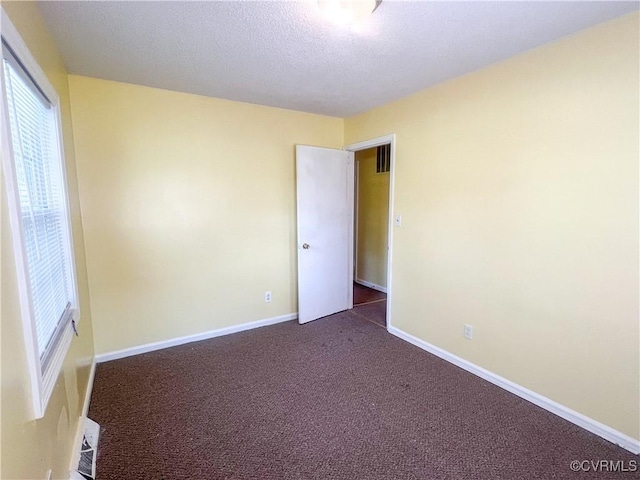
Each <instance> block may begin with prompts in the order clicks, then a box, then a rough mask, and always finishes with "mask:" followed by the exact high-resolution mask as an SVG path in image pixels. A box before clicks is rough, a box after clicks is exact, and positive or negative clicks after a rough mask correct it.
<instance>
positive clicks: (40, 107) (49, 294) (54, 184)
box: [3, 41, 75, 372]
mask: <svg viewBox="0 0 640 480" xmlns="http://www.w3.org/2000/svg"><path fill="white" fill-rule="evenodd" d="M3 73H4V80H5V91H6V108H7V114H8V118H9V127H10V128H9V130H10V136H11V145H12V150H13V161H14V168H15V181H16V189H17V193H18V203H19V212H18V213H19V218H20V220H21V223H22V243H23V252H24V256H25V263H26V267H27V268H26V270H27V272H26V278H27V283H28V288H29V290H30V292H29V293H30V300H31V301H30V303H31V314H32V317H33V323H34V326H35V336H36V337H37V349H38V356H39V358H40V364H41V368H42V370H43V372H44V371H45V370H46V369H47V366H48V363H49V362H50V360H51V358H52V356H53V355H54V353H55V349H56V345H57V342H58V341H59V340H60V338H61V336H62V333H63V332H64V329H65V327H66V328H68V324H69V322H70V321H71V320H72V319H71V314H72V306H73V305H74V304H75V285H74V283H73V282H74V276H73V271H72V257H71V248H70V238H69V226H68V216H67V200H66V192H65V186H64V180H63V165H62V158H61V155H60V149H59V144H58V128H57V119H56V112H55V109H54V108H52V105H51V103H50V102H49V100H48V99H47V98H46V96H45V95H44V94H43V93H42V92H41V90H40V89H39V88H38V86H37V85H36V84H35V82H33V80H32V79H31V77H30V76H29V74H28V72H26V70H25V69H24V68H23V67H22V65H21V64H20V62H19V61H18V60H17V59H16V58H15V56H13V54H12V52H11V50H10V49H9V48H8V47H7V45H6V44H4V41H3Z"/></svg>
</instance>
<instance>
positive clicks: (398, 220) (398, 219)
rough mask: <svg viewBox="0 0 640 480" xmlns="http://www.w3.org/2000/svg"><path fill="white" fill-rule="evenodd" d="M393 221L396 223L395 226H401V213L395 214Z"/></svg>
mask: <svg viewBox="0 0 640 480" xmlns="http://www.w3.org/2000/svg"><path fill="white" fill-rule="evenodd" d="M395 223H396V227H401V226H402V215H396V219H395Z"/></svg>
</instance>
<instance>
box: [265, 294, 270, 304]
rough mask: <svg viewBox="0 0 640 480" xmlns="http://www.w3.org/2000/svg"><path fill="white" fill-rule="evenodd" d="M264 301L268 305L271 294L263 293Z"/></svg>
mask: <svg viewBox="0 0 640 480" xmlns="http://www.w3.org/2000/svg"><path fill="white" fill-rule="evenodd" d="M264 301H265V302H266V303H269V302H270V301H271V292H264Z"/></svg>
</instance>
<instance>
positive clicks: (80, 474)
mask: <svg viewBox="0 0 640 480" xmlns="http://www.w3.org/2000/svg"><path fill="white" fill-rule="evenodd" d="M80 423H81V428H82V429H81V430H80V432H81V435H82V437H81V443H80V445H79V446H78V451H77V452H76V456H75V460H74V463H73V467H72V468H73V469H72V471H71V477H70V479H71V480H95V478H96V457H97V455H98V437H99V436H100V425H98V424H97V423H96V422H94V421H93V420H91V419H89V418H86V417H82V418H81V419H80Z"/></svg>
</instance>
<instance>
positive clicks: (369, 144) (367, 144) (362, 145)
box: [342, 133, 396, 330]
mask: <svg viewBox="0 0 640 480" xmlns="http://www.w3.org/2000/svg"><path fill="white" fill-rule="evenodd" d="M387 144H390V145H391V158H390V164H389V225H388V236H387V312H386V314H387V330H389V328H391V296H392V295H393V289H392V269H391V266H392V264H393V227H394V215H393V213H394V210H393V205H394V202H393V200H394V197H395V195H394V192H395V176H396V169H395V163H396V134H395V133H390V134H388V135H383V136H381V137H376V138H372V139H370V140H365V141H362V142H357V143H352V144H349V145H345V146H344V147H343V148H342V149H343V150H347V151H349V152H354V153H355V152H359V151H360V150H366V149H368V148H373V147H379V146H381V145H387ZM353 163H354V166H355V163H356V162H355V158H354V162H353ZM353 183H354V191H355V181H354V182H353ZM351 205H352V208H353V214H352V219H354V221H355V218H356V217H355V215H356V212H355V209H356V206H355V199H352V202H351ZM354 241H355V237H354V235H351V239H350V242H351V245H352V248H353V243H354ZM354 250H355V249H353V250H352V255H351V267H352V268H351V272H352V273H351V277H352V278H351V284H352V285H353V276H354V275H353V272H354V263H353V262H354V260H355V251H354ZM351 308H353V293H352V294H351Z"/></svg>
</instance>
